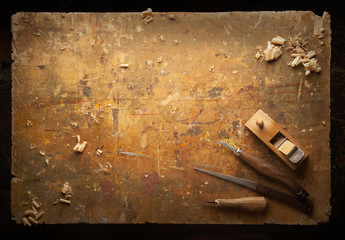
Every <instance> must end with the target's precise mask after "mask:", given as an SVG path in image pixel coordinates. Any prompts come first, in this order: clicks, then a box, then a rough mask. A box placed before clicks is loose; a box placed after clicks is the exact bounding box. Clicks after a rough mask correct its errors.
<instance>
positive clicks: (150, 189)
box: [141, 172, 158, 195]
mask: <svg viewBox="0 0 345 240" xmlns="http://www.w3.org/2000/svg"><path fill="white" fill-rule="evenodd" d="M141 182H142V191H143V193H144V194H147V195H152V194H153V193H154V192H155V191H156V188H157V184H158V174H157V173H156V172H150V173H145V174H143V175H142V176H141Z"/></svg>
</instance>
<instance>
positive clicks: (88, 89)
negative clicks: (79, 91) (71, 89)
mask: <svg viewBox="0 0 345 240" xmlns="http://www.w3.org/2000/svg"><path fill="white" fill-rule="evenodd" d="M91 93H92V90H91V88H90V87H84V89H83V94H84V95H85V96H86V97H90V95H91Z"/></svg>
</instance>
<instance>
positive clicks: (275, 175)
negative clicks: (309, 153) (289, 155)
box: [217, 141, 309, 199]
mask: <svg viewBox="0 0 345 240" xmlns="http://www.w3.org/2000/svg"><path fill="white" fill-rule="evenodd" d="M217 142H218V143H220V144H221V145H223V146H224V147H226V148H228V149H230V150H232V151H233V152H234V153H235V154H236V155H237V156H239V157H240V159H242V160H243V161H244V162H245V163H247V164H248V165H249V166H251V167H252V168H254V169H255V170H256V171H258V172H260V173H261V174H263V175H265V176H267V177H269V178H272V179H274V180H277V181H279V182H281V183H283V184H284V185H285V186H287V187H288V188H289V189H291V190H292V191H293V192H294V193H295V194H296V195H297V197H298V198H301V199H304V198H306V197H308V196H309V193H308V192H307V191H306V190H304V189H303V188H302V187H301V186H300V185H299V184H298V183H296V182H295V181H294V180H293V179H292V178H291V177H289V176H287V175H286V174H284V173H283V172H282V171H280V170H279V169H278V168H277V167H275V166H273V165H271V164H269V163H268V162H266V161H265V160H264V159H261V158H258V157H256V156H254V155H252V154H250V153H248V152H246V151H243V150H242V149H240V148H235V147H233V146H231V145H230V144H228V143H226V142H222V141H217Z"/></svg>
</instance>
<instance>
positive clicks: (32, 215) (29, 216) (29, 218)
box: [22, 191, 45, 227]
mask: <svg viewBox="0 0 345 240" xmlns="http://www.w3.org/2000/svg"><path fill="white" fill-rule="evenodd" d="M28 194H29V196H30V197H32V201H31V209H28V210H26V211H25V212H24V215H25V217H23V218H22V223H23V224H24V225H25V226H30V227H31V224H35V225H36V224H38V223H39V222H38V221H37V220H38V219H40V218H41V217H42V216H43V215H44V213H45V212H44V211H40V212H38V211H37V209H38V208H40V207H41V204H39V203H38V202H37V201H36V199H37V198H36V197H33V196H32V193H31V191H28Z"/></svg>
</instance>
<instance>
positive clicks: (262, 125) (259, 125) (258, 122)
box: [255, 119, 264, 128]
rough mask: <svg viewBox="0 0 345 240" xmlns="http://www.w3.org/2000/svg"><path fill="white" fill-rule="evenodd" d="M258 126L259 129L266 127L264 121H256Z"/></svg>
mask: <svg viewBox="0 0 345 240" xmlns="http://www.w3.org/2000/svg"><path fill="white" fill-rule="evenodd" d="M255 123H256V125H258V127H259V128H263V127H264V121H262V119H258V120H256V122H255Z"/></svg>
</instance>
